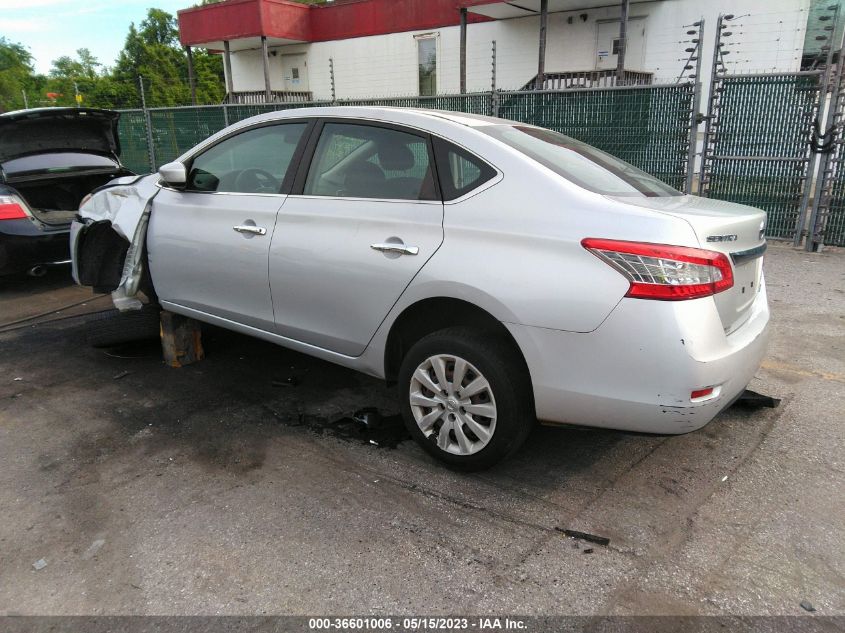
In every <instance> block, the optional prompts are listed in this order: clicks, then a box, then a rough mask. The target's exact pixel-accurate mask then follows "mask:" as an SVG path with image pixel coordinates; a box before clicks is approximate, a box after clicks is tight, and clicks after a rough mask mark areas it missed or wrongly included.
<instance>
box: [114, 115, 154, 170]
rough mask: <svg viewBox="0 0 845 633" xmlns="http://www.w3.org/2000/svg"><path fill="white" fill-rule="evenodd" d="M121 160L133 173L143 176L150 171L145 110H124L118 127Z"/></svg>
mask: <svg viewBox="0 0 845 633" xmlns="http://www.w3.org/2000/svg"><path fill="white" fill-rule="evenodd" d="M117 131H118V135H119V137H120V160H121V162H122V163H123V164H124V165H126V167H128V168H129V169H131V170H132V171H134V172H136V173H139V174H143V173H145V172H148V171H149V170H150V153H149V148H148V147H147V127H146V122H145V117H144V111H143V110H124V111H123V112H121V113H120V123H119V125H118V130H117Z"/></svg>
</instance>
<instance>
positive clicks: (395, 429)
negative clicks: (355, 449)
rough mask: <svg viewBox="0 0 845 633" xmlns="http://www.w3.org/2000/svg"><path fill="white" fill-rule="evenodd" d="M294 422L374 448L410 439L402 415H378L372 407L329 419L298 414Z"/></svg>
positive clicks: (321, 432) (394, 445)
mask: <svg viewBox="0 0 845 633" xmlns="http://www.w3.org/2000/svg"><path fill="white" fill-rule="evenodd" d="M298 426H305V427H308V428H309V429H310V430H311V431H313V432H315V433H317V434H318V435H331V436H333V437H336V438H339V439H341V440H347V441H356V442H361V443H363V444H368V445H370V446H375V447H377V448H396V447H397V446H398V445H399V444H400V443H401V442H404V441H405V440H409V439H411V436H410V434H409V433H408V430H407V429H406V428H405V424H404V423H403V422H402V416H400V415H399V414H394V415H382V414H381V413H380V412H379V411H378V410H377V409H375V408H366V409H361V410H359V411H356V412H355V413H353V414H352V415H347V416H343V417H341V418H337V419H334V420H329V419H327V418H323V417H321V416H317V415H308V414H300V416H299V419H298Z"/></svg>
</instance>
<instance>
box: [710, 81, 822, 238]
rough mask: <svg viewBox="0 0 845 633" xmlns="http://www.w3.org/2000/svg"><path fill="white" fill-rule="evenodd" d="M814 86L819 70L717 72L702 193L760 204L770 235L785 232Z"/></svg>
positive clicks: (790, 224) (814, 102)
mask: <svg viewBox="0 0 845 633" xmlns="http://www.w3.org/2000/svg"><path fill="white" fill-rule="evenodd" d="M820 85H821V84H820V73H792V74H763V75H745V76H743V75H736V76H722V77H719V78H718V80H717V81H716V82H715V84H714V90H715V91H716V92H715V103H714V108H713V112H711V113H710V115H711V116H712V117H713V118H712V123H711V125H712V128H711V129H712V132H711V137H710V139H708V142H707V148H706V151H705V157H704V161H703V165H704V167H703V176H702V180H701V195H705V196H708V197H711V198H718V199H720V200H730V201H732V202H739V203H743V204H749V205H752V206H755V207H760V208H762V209H764V210H765V211H766V212H767V213H768V228H767V235H768V236H769V237H781V238H790V237H792V236H793V234H794V232H795V226H796V222H797V220H798V215H799V213H800V208H801V201H802V195H803V191H804V185H805V180H806V176H807V166H808V163H809V156H810V154H809V152H810V148H809V140H810V133H811V130H812V125H813V121H814V120H815V116H816V109H817V107H818V100H819V93H820Z"/></svg>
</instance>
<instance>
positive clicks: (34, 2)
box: [0, 0, 199, 73]
mask: <svg viewBox="0 0 845 633" xmlns="http://www.w3.org/2000/svg"><path fill="white" fill-rule="evenodd" d="M194 4H199V3H198V1H197V0H0V36H3V37H5V38H6V39H7V40H10V41H12V42H20V43H21V44H23V45H24V46H25V47H27V48H28V49H29V52H30V53H32V56H33V57H34V60H33V61H34V65H35V70H36V72H39V73H47V72H48V71H49V70H50V66H51V63H52V61H53V60H54V59H56V58H57V57H61V56H62V55H70V56H75V54H76V49H78V48H87V49H89V50H90V51H91V52H92V53H93V54H94V56H95V57H96V58H97V60H98V61H99V62H100V63H101V64H103V65H105V66H113V65H114V61H115V59H116V58H117V55H118V53H119V52H120V50H121V49H122V48H123V43H124V41H125V39H126V33H127V31H128V30H129V24H130V23H131V22H134V23H135V24H136V25H137V24H138V23H140V22H141V21H142V20H143V19H144V16H145V15H146V13H147V9H148V8H149V7H155V8H158V9H164V10H165V11H168V12H169V13H173V14H174V15H175V14H176V11H177V10H178V9H186V8H188V7H190V6H193V5H194Z"/></svg>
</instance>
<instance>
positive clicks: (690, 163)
mask: <svg viewBox="0 0 845 633" xmlns="http://www.w3.org/2000/svg"><path fill="white" fill-rule="evenodd" d="M703 38H704V17H703V16H702V18H701V19H700V20H699V21H698V43H697V44H696V48H697V49H698V50H697V51H696V55H695V57H696V59H695V75H694V76H693V80H694V82H695V83H694V84H693V89H692V118H691V119H690V130H689V151H688V153H687V178H686V183H685V186H684V193H686V194H692V183H693V179H694V178H695V155H696V154H697V153H698V152H697V151H696V150H697V149H698V147H697V146H698V115H699V112H698V110H699V108H700V107H701V53H702V47H701V42H702V41H703ZM702 158H703V156H702Z"/></svg>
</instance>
